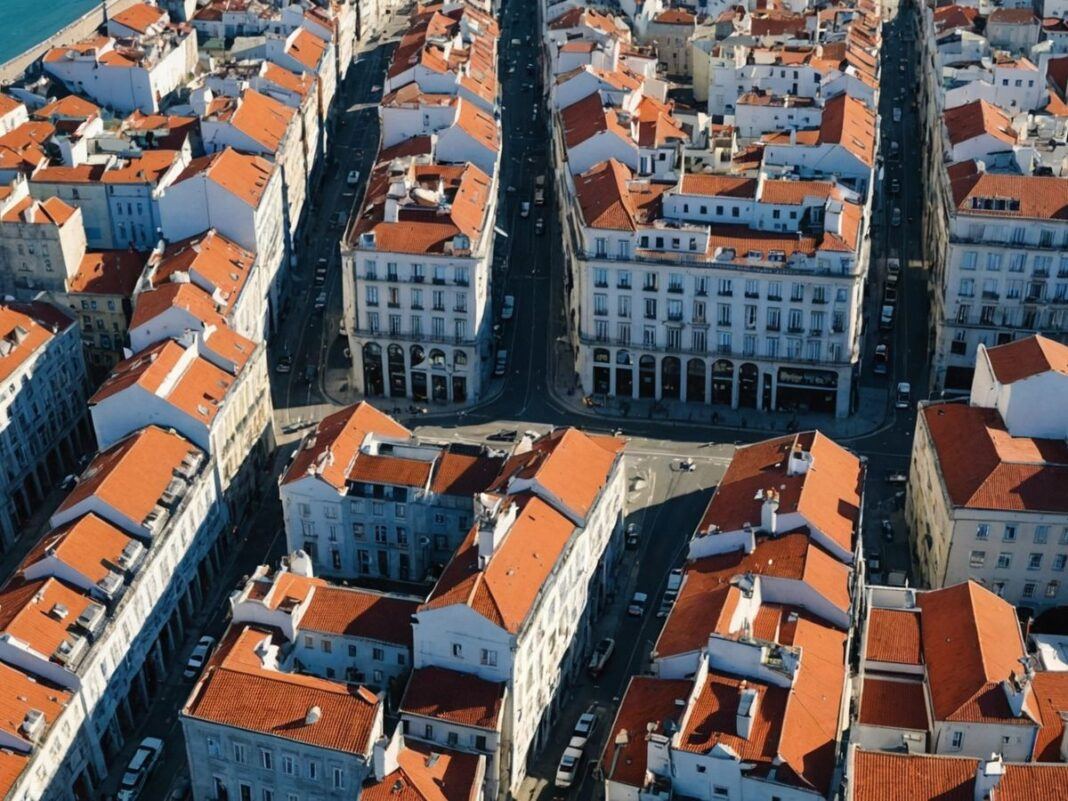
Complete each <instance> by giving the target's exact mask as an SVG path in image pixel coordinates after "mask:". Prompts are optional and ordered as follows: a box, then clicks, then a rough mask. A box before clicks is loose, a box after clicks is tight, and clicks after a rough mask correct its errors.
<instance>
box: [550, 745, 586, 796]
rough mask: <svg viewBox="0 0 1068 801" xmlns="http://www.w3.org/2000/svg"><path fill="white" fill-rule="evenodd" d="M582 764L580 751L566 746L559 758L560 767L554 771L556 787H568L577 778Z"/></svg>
mask: <svg viewBox="0 0 1068 801" xmlns="http://www.w3.org/2000/svg"><path fill="white" fill-rule="evenodd" d="M581 764H582V749H581V748H573V747H571V746H568V747H567V748H565V749H564V755H563V756H562V757H560V766H559V767H558V768H557V769H556V782H555V784H556V786H557V787H570V786H571V785H572V784H573V783H574V781H575V778H576V777H577V776H578V771H579V765H581Z"/></svg>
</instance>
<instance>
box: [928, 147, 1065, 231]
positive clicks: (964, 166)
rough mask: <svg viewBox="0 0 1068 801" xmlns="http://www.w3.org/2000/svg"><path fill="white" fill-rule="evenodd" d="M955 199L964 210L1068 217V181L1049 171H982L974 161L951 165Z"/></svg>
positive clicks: (1021, 216) (1014, 216) (1040, 217)
mask: <svg viewBox="0 0 1068 801" xmlns="http://www.w3.org/2000/svg"><path fill="white" fill-rule="evenodd" d="M948 173H949V180H950V187H951V189H952V191H953V202H954V203H955V204H956V205H957V210H958V211H959V212H961V213H962V214H967V215H976V216H990V217H1006V218H1011V219H1032V220H1068V181H1064V180H1062V179H1061V178H1059V177H1056V176H1046V175H1008V174H1004V173H992V172H979V170H978V167H977V165H976V163H975V162H974V161H962V162H959V163H957V164H954V165H952V166H950V167H949V168H948Z"/></svg>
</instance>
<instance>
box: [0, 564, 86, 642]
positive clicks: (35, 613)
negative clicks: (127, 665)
mask: <svg viewBox="0 0 1068 801" xmlns="http://www.w3.org/2000/svg"><path fill="white" fill-rule="evenodd" d="M90 603H92V601H91V599H90V598H89V596H88V595H86V594H85V593H83V592H81V591H79V590H76V589H74V588H73V587H71V586H70V585H69V584H65V583H64V582H62V581H60V580H59V579H55V578H44V579H35V580H33V581H26V580H25V579H24V578H23V577H22V576H21V575H20V574H16V575H15V576H13V577H12V578H10V579H9V580H8V581H7V583H6V584H4V586H3V588H2V589H0V634H7V635H10V636H11V637H14V638H15V639H17V640H19V641H21V642H23V643H25V644H26V645H28V646H29V647H30V648H32V649H33V650H34V651H36V652H37V653H38V654H40V655H42V656H43V657H44V658H45V659H51V657H52V655H53V654H55V652H56V649H57V648H58V647H59V645H60V643H62V642H63V641H64V640H66V639H67V637H68V636H69V635H70V634H71V633H73V632H74V621H76V620H77V619H78V617H79V616H80V615H81V614H82V612H84V611H85V610H86V608H87V607H88V606H89V604H90ZM57 606H58V607H59V608H60V609H63V608H65V609H66V613H65V614H64V615H63V616H62V617H61V616H60V615H59V614H58V613H57V611H56V608H57Z"/></svg>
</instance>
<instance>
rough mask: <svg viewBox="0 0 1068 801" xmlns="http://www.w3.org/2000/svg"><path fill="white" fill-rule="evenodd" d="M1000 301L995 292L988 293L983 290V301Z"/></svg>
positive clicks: (999, 296)
mask: <svg viewBox="0 0 1068 801" xmlns="http://www.w3.org/2000/svg"><path fill="white" fill-rule="evenodd" d="M1000 299H1001V295H1000V294H998V293H997V292H988V291H987V290H985V289H984V290H983V300H1000Z"/></svg>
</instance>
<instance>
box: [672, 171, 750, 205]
mask: <svg viewBox="0 0 1068 801" xmlns="http://www.w3.org/2000/svg"><path fill="white" fill-rule="evenodd" d="M756 193H757V180H756V179H755V178H742V177H738V176H734V175H704V174H702V173H692V172H691V173H686V174H685V175H683V176H682V181H681V182H680V183H679V194H683V195H705V196H709V197H733V198H745V199H747V200H754V199H755V198H756Z"/></svg>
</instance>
